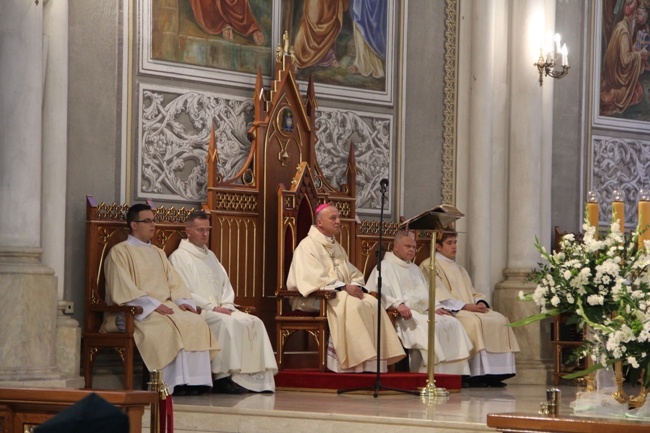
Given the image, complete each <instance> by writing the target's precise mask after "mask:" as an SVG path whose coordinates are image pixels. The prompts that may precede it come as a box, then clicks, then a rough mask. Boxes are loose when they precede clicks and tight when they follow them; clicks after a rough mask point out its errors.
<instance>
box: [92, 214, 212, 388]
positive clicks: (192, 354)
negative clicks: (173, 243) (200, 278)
mask: <svg viewBox="0 0 650 433" xmlns="http://www.w3.org/2000/svg"><path fill="white" fill-rule="evenodd" d="M154 223H155V220H154V214H153V211H152V210H151V208H150V207H149V206H148V205H144V204H136V205H133V206H131V208H129V211H128V213H127V224H128V225H129V229H130V233H131V234H130V235H129V237H128V239H127V240H126V241H124V242H121V243H119V244H117V245H115V246H114V247H113V248H111V250H110V252H109V253H108V257H107V258H106V263H105V273H106V300H107V302H108V303H109V304H117V305H132V306H140V307H142V309H143V312H142V314H138V315H136V316H135V319H136V320H135V334H134V339H135V344H136V346H137V347H138V351H139V352H140V355H141V356H142V359H143V361H144V363H145V365H146V366H147V369H148V370H149V371H151V370H162V378H163V381H164V382H165V383H166V384H167V386H168V388H169V390H170V391H171V392H174V388H175V387H177V386H178V385H190V386H204V387H206V388H207V387H210V386H212V375H211V372H210V360H211V358H212V357H214V355H215V354H216V352H217V351H218V350H219V349H218V346H217V343H216V341H215V340H214V338H213V336H212V333H211V332H210V329H209V328H208V326H207V325H206V323H205V321H204V320H203V319H201V317H200V316H199V315H198V314H197V311H196V304H195V303H194V301H193V300H192V296H191V294H190V291H189V289H188V288H187V286H186V285H185V283H184V282H183V279H182V278H181V277H180V275H178V273H177V272H176V270H174V268H173V267H172V266H171V264H170V263H169V261H168V260H167V256H166V255H165V252H164V251H163V250H161V249H160V248H158V247H156V246H154V245H152V244H151V242H150V240H151V238H152V237H153V235H154V232H155V225H154ZM123 326H124V318H123V317H120V316H109V317H107V318H106V320H105V321H104V323H103V324H102V328H103V329H104V330H107V331H111V332H114V331H118V330H123Z"/></svg>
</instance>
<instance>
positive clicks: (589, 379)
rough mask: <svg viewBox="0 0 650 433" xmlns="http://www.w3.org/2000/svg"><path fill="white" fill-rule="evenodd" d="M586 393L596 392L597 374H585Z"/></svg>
mask: <svg viewBox="0 0 650 433" xmlns="http://www.w3.org/2000/svg"><path fill="white" fill-rule="evenodd" d="M585 391H587V392H594V391H596V374H595V373H589V374H585Z"/></svg>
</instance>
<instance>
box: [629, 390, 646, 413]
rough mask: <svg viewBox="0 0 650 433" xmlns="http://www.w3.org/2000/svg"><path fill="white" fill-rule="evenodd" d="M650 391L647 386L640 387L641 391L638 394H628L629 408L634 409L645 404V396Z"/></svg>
mask: <svg viewBox="0 0 650 433" xmlns="http://www.w3.org/2000/svg"><path fill="white" fill-rule="evenodd" d="M649 391H650V389H649V388H645V387H643V388H641V391H640V392H639V394H638V395H633V396H630V399H629V402H628V405H629V407H630V409H636V408H638V407H641V406H643V405H644V404H645V400H646V396H647V395H648V392H649Z"/></svg>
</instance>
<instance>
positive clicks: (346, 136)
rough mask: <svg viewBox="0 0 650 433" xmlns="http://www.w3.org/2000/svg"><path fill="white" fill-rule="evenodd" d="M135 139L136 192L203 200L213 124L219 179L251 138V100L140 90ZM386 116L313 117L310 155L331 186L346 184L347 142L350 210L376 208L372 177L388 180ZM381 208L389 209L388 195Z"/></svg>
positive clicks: (240, 159) (336, 113)
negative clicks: (351, 171)
mask: <svg viewBox="0 0 650 433" xmlns="http://www.w3.org/2000/svg"><path fill="white" fill-rule="evenodd" d="M140 107H141V110H140V134H139V140H138V158H139V163H138V174H137V179H138V196H139V197H149V198H161V199H168V200H173V201H180V202H200V201H203V200H205V198H206V183H207V168H206V155H207V147H208V143H209V140H210V133H211V128H212V127H213V126H214V130H215V138H216V142H217V149H218V154H219V162H218V164H217V167H218V170H219V173H220V174H221V176H222V178H223V179H224V180H227V179H230V178H232V177H234V175H235V174H236V173H237V172H238V171H239V170H240V169H241V168H242V165H243V164H244V162H245V160H246V157H247V155H248V152H249V151H250V146H251V143H250V141H249V140H248V138H247V131H248V127H249V124H250V122H251V121H252V118H253V112H252V110H253V104H252V102H251V99H250V98H242V99H235V98H230V97H224V96H219V95H214V94H207V93H199V92H193V91H189V92H180V91H178V90H177V89H172V88H165V87H153V86H152V87H150V88H146V89H145V88H142V89H141V94H140ZM392 119H393V118H392V116H387V115H378V114H368V113H358V112H352V111H343V110H330V109H321V110H319V111H318V112H317V114H316V127H317V137H318V141H317V143H316V154H317V159H318V163H319V164H320V167H321V169H322V170H323V174H324V175H325V178H326V179H327V180H328V182H330V184H331V185H332V186H334V187H335V188H338V187H340V186H341V185H342V184H344V183H345V182H346V168H347V160H348V152H349V146H350V143H352V144H353V145H354V148H355V156H356V165H357V185H356V186H357V209H358V210H360V211H362V212H364V211H365V212H367V213H377V212H378V211H379V207H380V198H381V197H380V194H379V186H378V185H379V181H380V180H381V179H383V178H390V174H391V173H392V170H391V163H390V161H391V155H392V153H393V150H392V145H391V137H392ZM386 204H387V206H386V210H387V211H388V212H390V201H389V200H388V198H387V202H386Z"/></svg>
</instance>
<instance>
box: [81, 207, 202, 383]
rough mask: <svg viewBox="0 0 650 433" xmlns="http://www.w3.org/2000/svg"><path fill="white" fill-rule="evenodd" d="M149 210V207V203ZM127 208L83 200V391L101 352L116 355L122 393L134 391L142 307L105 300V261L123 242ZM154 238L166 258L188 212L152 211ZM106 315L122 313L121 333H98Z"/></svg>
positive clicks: (182, 231)
mask: <svg viewBox="0 0 650 433" xmlns="http://www.w3.org/2000/svg"><path fill="white" fill-rule="evenodd" d="M149 205H150V206H151V203H149ZM152 208H153V206H152ZM127 210H128V206H127V205H117V204H112V205H106V204H104V203H101V204H99V205H97V203H96V202H95V200H94V199H93V197H92V196H87V197H86V293H85V300H84V307H85V320H84V327H83V343H82V344H83V350H82V364H83V370H84V379H85V388H86V389H89V388H92V382H93V368H94V364H95V360H96V358H97V355H98V353H99V352H100V351H101V350H103V349H112V350H114V351H116V352H117V354H118V355H119V357H120V359H121V361H122V367H123V371H124V389H126V390H131V389H133V371H134V365H133V364H134V360H135V354H136V352H137V348H136V346H135V340H134V339H133V332H134V329H135V325H134V323H135V322H134V316H135V315H136V314H139V313H142V308H141V307H129V306H120V305H108V304H107V303H106V300H105V299H106V298H105V294H106V292H105V284H106V280H105V277H104V261H105V260H106V257H107V255H108V252H109V251H110V249H111V248H112V247H113V246H114V245H116V244H118V243H120V242H122V241H124V240H126V238H127V236H128V232H129V231H128V227H127V225H126V211H127ZM154 211H155V213H156V218H157V219H158V220H159V222H158V223H156V236H155V237H154V239H153V240H152V242H153V243H154V244H156V245H157V246H159V247H160V248H162V249H163V250H165V252H166V253H167V254H168V255H169V254H171V252H172V251H174V250H175V249H176V248H177V247H178V244H179V243H180V241H181V239H182V238H183V237H184V236H185V224H184V221H185V218H186V216H187V214H189V212H190V211H189V210H187V211H186V210H184V209H178V210H176V209H174V208H170V209H165V208H158V209H154ZM107 313H122V314H124V319H125V328H126V329H125V331H124V332H103V330H101V331H100V329H101V325H102V323H103V321H104V316H105V315H106V314H107Z"/></svg>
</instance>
